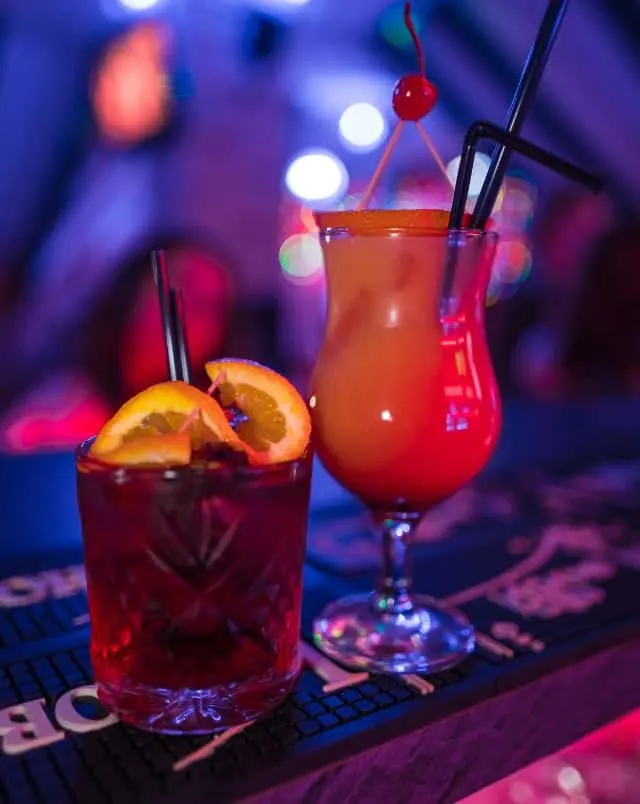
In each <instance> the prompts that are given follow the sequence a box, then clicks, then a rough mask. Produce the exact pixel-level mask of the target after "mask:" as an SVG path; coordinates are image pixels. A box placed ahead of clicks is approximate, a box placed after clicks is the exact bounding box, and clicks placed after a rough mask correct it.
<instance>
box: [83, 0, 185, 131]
mask: <svg viewBox="0 0 640 804" xmlns="http://www.w3.org/2000/svg"><path fill="white" fill-rule="evenodd" d="M139 2H142V0H139ZM170 43H171V39H170V34H169V32H168V30H167V29H166V28H165V27H164V26H163V25H161V24H159V23H157V22H145V23H142V24H138V25H135V26H134V27H132V28H130V29H129V30H127V31H125V33H124V34H122V35H121V36H120V37H119V38H117V39H116V40H115V41H114V42H112V43H111V45H110V46H109V47H108V48H107V50H106V52H105V53H104V55H103V57H102V60H101V61H100V63H99V64H98V69H97V71H96V75H95V80H94V82H93V87H92V92H91V100H92V103H93V110H94V114H95V118H96V122H97V124H98V127H99V129H100V132H101V134H102V136H103V137H105V138H106V139H108V140H110V141H111V142H114V143H118V144H121V145H127V146H131V145H134V144H136V143H138V142H140V141H141V140H144V139H148V138H150V137H153V136H155V135H157V134H159V133H160V132H161V131H162V130H163V129H164V128H165V126H166V125H167V124H168V122H169V118H170V113H171V99H170V88H169V79H168V76H167V60H168V57H169V51H170Z"/></svg>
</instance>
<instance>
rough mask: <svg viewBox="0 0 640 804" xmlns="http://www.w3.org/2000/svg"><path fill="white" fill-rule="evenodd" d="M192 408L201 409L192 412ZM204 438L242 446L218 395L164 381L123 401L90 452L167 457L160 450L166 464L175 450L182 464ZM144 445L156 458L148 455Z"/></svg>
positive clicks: (132, 458) (122, 458)
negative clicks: (217, 399)
mask: <svg viewBox="0 0 640 804" xmlns="http://www.w3.org/2000/svg"><path fill="white" fill-rule="evenodd" d="M194 410H196V411H197V413H196V415H195V416H192V414H193V411H194ZM187 421H188V424H187V426H186V427H185V426H184V425H185V423H186V422H187ZM163 444H164V446H162V445H163ZM205 444H228V445H229V446H230V447H232V448H235V449H239V450H243V449H244V445H243V444H242V442H241V440H240V438H239V437H238V436H237V435H236V433H235V432H234V430H233V428H232V427H231V425H230V424H229V422H228V421H227V417H226V415H225V413H224V411H223V410H222V408H221V407H220V405H219V404H218V402H216V400H215V399H212V398H211V397H210V396H208V395H207V394H205V393H204V392H203V391H200V390H198V389H197V388H194V387H193V386H191V385H187V384H186V383H184V382H164V383H159V384H158V385H152V386H151V387H150V388H147V389H146V390H145V391H142V392H141V393H139V394H137V395H136V396H134V397H133V398H132V399H130V400H129V401H128V402H125V404H124V405H123V406H122V407H121V408H120V409H119V410H118V411H117V412H116V413H115V415H114V416H113V417H112V418H111V419H109V421H108V422H107V423H106V424H105V425H104V427H103V428H102V430H101V431H100V433H99V434H98V436H97V437H96V440H95V442H94V443H93V446H92V447H91V451H90V455H91V456H92V457H94V458H98V459H100V460H103V461H105V462H108V463H134V464H141V463H163V461H161V460H160V459H159V458H158V454H159V453H158V450H160V451H161V453H162V454H166V455H167V458H168V460H167V461H164V463H166V464H167V465H170V464H171V463H172V462H174V460H173V457H174V456H175V457H176V458H179V460H177V463H179V464H183V463H188V462H189V458H190V456H191V451H192V450H193V449H198V448H200V447H202V446H203V445H205ZM178 445H179V447H180V449H179V450H178ZM185 445H186V448H188V455H187V458H186V460H185V452H184V450H185ZM125 447H126V448H125ZM145 450H149V451H150V456H153V455H154V454H155V459H152V460H144V457H145ZM162 451H164V452H162ZM169 458H171V460H169Z"/></svg>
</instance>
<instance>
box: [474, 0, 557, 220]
mask: <svg viewBox="0 0 640 804" xmlns="http://www.w3.org/2000/svg"><path fill="white" fill-rule="evenodd" d="M568 3H569V0H550V2H549V5H548V6H547V10H546V12H545V15H544V17H543V19H542V22H541V23H540V28H539V29H538V35H537V36H536V39H535V42H534V43H533V47H532V48H531V50H530V51H529V55H528V57H527V61H526V62H525V65H524V68H523V70H522V74H521V76H520V80H519V82H518V86H517V87H516V91H515V94H514V96H513V100H512V101H511V107H510V109H509V114H508V116H507V122H506V125H505V130H506V132H507V134H515V135H518V134H519V133H520V129H521V128H522V125H523V123H524V120H525V117H526V116H527V112H528V111H529V107H530V106H531V103H532V101H533V98H534V96H535V93H536V90H537V89H538V85H539V84H540V79H541V78H542V73H543V71H544V68H545V65H546V63H547V59H548V58H549V54H550V53H551V48H552V47H553V43H554V42H555V39H556V36H557V35H558V32H559V30H560V26H561V24H562V20H563V18H564V15H565V12H566V10H567V5H568ZM509 156H510V154H509V149H508V147H507V145H505V144H504V143H503V144H501V145H500V146H499V147H498V148H496V149H495V151H494V153H493V157H492V159H491V164H490V165H489V170H488V172H487V175H486V178H485V180H484V183H483V185H482V190H481V191H480V195H479V196H478V200H477V201H476V205H475V209H474V211H473V215H472V218H471V227H470V228H472V229H484V227H485V226H486V223H487V221H488V220H489V216H490V215H491V211H492V210H493V205H494V204H495V202H496V198H497V197H498V193H499V192H500V185H501V184H502V179H503V178H504V174H505V171H506V169H507V163H508V161H509ZM465 202H466V198H465Z"/></svg>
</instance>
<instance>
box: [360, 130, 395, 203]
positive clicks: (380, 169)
mask: <svg viewBox="0 0 640 804" xmlns="http://www.w3.org/2000/svg"><path fill="white" fill-rule="evenodd" d="M403 128H404V121H403V120H399V121H398V122H397V123H396V127H395V128H394V129H393V133H392V134H391V136H390V137H389V141H388V142H387V147H386V148H385V149H384V152H383V154H382V156H381V157H380V161H379V162H378V165H377V167H376V169H375V170H374V171H373V176H372V177H371V181H370V182H369V184H368V185H367V189H366V190H365V191H364V193H363V195H362V198H361V199H360V203H359V204H358V209H359V210H362V209H366V208H367V207H368V206H369V202H370V201H371V197H372V196H373V194H374V192H375V190H376V187H377V185H378V182H379V181H380V177H381V176H382V174H383V173H384V170H385V168H386V167H387V165H388V163H389V159H390V158H391V153H392V151H393V149H394V148H395V145H396V143H397V142H398V138H399V137H400V134H401V133H402V129H403Z"/></svg>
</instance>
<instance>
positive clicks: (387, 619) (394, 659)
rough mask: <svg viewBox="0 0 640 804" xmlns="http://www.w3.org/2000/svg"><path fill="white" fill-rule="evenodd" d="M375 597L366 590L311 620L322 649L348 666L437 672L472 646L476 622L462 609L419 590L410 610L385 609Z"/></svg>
mask: <svg viewBox="0 0 640 804" xmlns="http://www.w3.org/2000/svg"><path fill="white" fill-rule="evenodd" d="M374 599H375V597H374V595H373V594H371V593H367V594H360V595H352V596H350V597H345V598H342V600H337V601H335V602H334V603H330V604H329V605H328V606H327V607H326V608H325V610H324V611H323V612H322V614H321V615H320V617H318V619H317V620H316V621H315V622H314V624H313V635H314V640H315V643H316V645H317V646H318V647H319V648H320V650H322V651H323V652H324V653H326V654H327V656H329V657H331V658H332V659H335V660H336V661H338V662H340V663H341V664H343V665H345V666H346V667H350V668H353V669H357V670H369V671H371V672H378V673H437V672H439V671H441V670H447V669H448V668H450V667H453V666H454V665H456V664H459V663H460V662H461V661H463V660H464V659H465V658H466V657H467V656H468V655H469V654H470V653H471V652H472V651H473V649H474V647H475V637H474V630H473V626H472V625H471V624H470V623H469V621H468V620H467V619H466V618H465V617H464V616H463V615H462V614H459V613H458V612H456V611H451V610H445V609H443V608H440V607H439V606H438V605H437V604H435V603H434V602H433V601H432V600H431V599H430V598H427V597H421V596H420V595H416V596H414V597H412V601H413V610H412V611H411V612H410V613H409V614H407V615H393V614H384V613H381V612H380V611H378V610H377V609H376V607H375V606H374Z"/></svg>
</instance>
